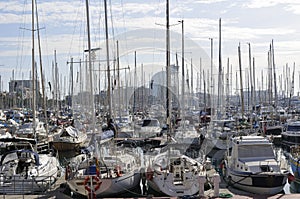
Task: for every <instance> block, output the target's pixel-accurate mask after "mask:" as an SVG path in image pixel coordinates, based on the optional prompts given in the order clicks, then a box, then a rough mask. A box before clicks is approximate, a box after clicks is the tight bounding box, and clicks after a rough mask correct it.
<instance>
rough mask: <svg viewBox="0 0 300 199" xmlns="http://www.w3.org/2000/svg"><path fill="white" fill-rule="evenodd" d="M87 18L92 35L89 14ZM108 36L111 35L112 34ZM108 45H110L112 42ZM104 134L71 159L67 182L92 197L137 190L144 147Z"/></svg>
mask: <svg viewBox="0 0 300 199" xmlns="http://www.w3.org/2000/svg"><path fill="white" fill-rule="evenodd" d="M104 6H105V18H106V30H107V7H106V1H104ZM86 8H87V16H88V13H89V11H88V8H89V6H88V1H86ZM87 18H88V35H89V17H87ZM106 37H108V34H107V35H106ZM106 42H108V38H106ZM106 44H107V45H106V46H107V48H108V43H106ZM89 46H90V41H89ZM89 49H90V47H89ZM89 57H90V56H89ZM89 63H90V61H89ZM107 71H108V77H110V75H109V71H110V69H109V56H108V49H107ZM109 79H110V78H108V80H109ZM90 81H91V80H90ZM91 85H92V84H91ZM108 85H109V86H108V92H107V93H108V94H107V95H108V96H107V98H108V101H109V102H108V107H109V111H108V119H107V120H108V121H109V122H111V118H110V117H111V113H112V111H111V102H110V82H108ZM93 116H95V114H93ZM93 119H94V118H93ZM103 133H104V132H100V133H99V134H102V135H103ZM102 135H101V136H98V135H95V134H93V136H92V138H91V142H90V148H92V149H91V150H87V152H86V153H84V154H80V155H79V156H76V157H75V158H73V159H71V160H70V163H69V164H68V165H67V166H66V181H67V185H68V187H69V188H70V190H71V191H72V192H73V193H74V194H77V195H81V196H90V197H91V198H101V197H108V196H116V195H118V194H120V193H123V192H127V191H128V190H132V189H134V188H135V187H136V186H137V185H139V183H140V179H141V175H140V168H141V163H140V160H141V157H140V154H142V150H141V149H140V148H134V149H133V148H125V147H122V146H117V145H116V144H115V142H114V140H112V139H107V140H106V141H105V142H103V139H100V137H103V136H102ZM119 144H120V143H119Z"/></svg>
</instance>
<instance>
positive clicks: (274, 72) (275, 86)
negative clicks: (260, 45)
mask: <svg viewBox="0 0 300 199" xmlns="http://www.w3.org/2000/svg"><path fill="white" fill-rule="evenodd" d="M271 45H272V48H271V50H272V51H271V54H272V65H273V74H274V94H275V107H277V101H278V95H277V85H276V71H275V57H274V44H273V39H272V43H271Z"/></svg>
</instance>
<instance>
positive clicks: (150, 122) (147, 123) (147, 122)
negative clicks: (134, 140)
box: [142, 120, 159, 127]
mask: <svg viewBox="0 0 300 199" xmlns="http://www.w3.org/2000/svg"><path fill="white" fill-rule="evenodd" d="M142 126H143V127H145V126H159V122H158V120H144V121H143V125H142Z"/></svg>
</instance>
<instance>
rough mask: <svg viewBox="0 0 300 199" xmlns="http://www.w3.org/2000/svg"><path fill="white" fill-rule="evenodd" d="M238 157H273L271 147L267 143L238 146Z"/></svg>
mask: <svg viewBox="0 0 300 199" xmlns="http://www.w3.org/2000/svg"><path fill="white" fill-rule="evenodd" d="M238 154H239V158H255V157H257V156H258V155H259V156H260V157H274V153H273V150H272V147H270V146H269V145H265V146H264V145H261V146H255V145H252V146H250V145H249V146H240V147H239V149H238Z"/></svg>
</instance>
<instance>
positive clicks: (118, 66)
mask: <svg viewBox="0 0 300 199" xmlns="http://www.w3.org/2000/svg"><path fill="white" fill-rule="evenodd" d="M117 70H118V71H117V75H118V96H119V101H118V104H119V106H118V108H119V122H120V123H121V94H120V57H119V41H118V40H117ZM125 72H126V71H125Z"/></svg>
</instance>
